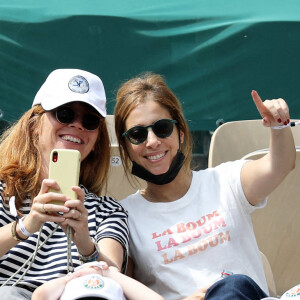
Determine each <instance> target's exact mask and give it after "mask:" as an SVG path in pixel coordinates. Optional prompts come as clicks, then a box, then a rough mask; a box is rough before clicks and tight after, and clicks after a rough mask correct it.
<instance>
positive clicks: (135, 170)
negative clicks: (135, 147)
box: [131, 150, 185, 185]
mask: <svg viewBox="0 0 300 300" xmlns="http://www.w3.org/2000/svg"><path fill="white" fill-rule="evenodd" d="M184 161H185V156H184V154H183V153H182V152H181V151H180V150H178V151H177V154H176V155H175V157H174V159H173V161H172V163H171V166H170V168H169V170H168V171H167V172H166V173H164V174H159V175H154V174H152V173H150V172H149V171H147V170H146V169H145V168H144V167H142V166H140V165H139V164H137V163H136V162H134V161H133V162H132V171H131V173H132V174H133V175H135V176H137V177H139V178H141V179H144V180H146V181H148V182H151V183H154V184H158V185H163V184H167V183H170V182H171V181H173V180H174V179H175V177H176V176H177V174H178V173H179V171H180V169H181V168H182V166H183V163H184Z"/></svg>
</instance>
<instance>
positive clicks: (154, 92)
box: [114, 72, 192, 176]
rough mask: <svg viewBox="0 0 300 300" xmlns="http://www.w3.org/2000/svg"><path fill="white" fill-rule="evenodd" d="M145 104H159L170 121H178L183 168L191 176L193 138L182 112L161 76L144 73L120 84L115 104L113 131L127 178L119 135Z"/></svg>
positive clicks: (128, 162) (127, 163) (124, 151)
mask: <svg viewBox="0 0 300 300" xmlns="http://www.w3.org/2000/svg"><path fill="white" fill-rule="evenodd" d="M148 100H153V101H155V102H157V103H159V104H160V105H161V106H162V107H164V108H165V109H166V110H167V111H168V112H169V113H170V115H171V118H172V119H173V120H177V123H176V126H177V128H178V130H180V131H182V132H183V133H184V142H183V144H182V145H181V151H182V153H183V154H184V155H185V157H186V160H185V163H184V168H185V170H186V171H187V172H190V170H191V167H190V165H191V157H192V138H191V134H190V131H189V128H188V125H187V123H186V121H185V118H184V115H183V112H182V108H181V104H180V102H179V100H178V99H177V97H176V96H175V94H174V93H173V92H172V91H171V90H170V88H169V87H168V86H167V85H166V83H165V81H164V79H163V77H162V76H161V75H158V74H153V73H150V72H146V73H143V74H141V75H140V76H137V77H135V78H132V79H130V80H129V81H127V82H125V83H123V85H121V87H120V88H119V90H118V93H117V103H116V106H115V110H114V115H115V130H116V136H117V139H118V143H119V151H120V156H121V159H122V162H123V165H124V169H125V172H126V174H127V176H128V174H129V173H130V170H131V165H132V164H131V160H130V157H129V154H128V151H127V147H126V141H125V139H124V138H123V137H122V134H123V133H124V132H125V131H126V127H125V122H126V120H127V118H128V116H129V115H130V113H131V111H132V110H133V109H134V108H135V107H136V106H137V105H139V104H140V103H144V102H146V101H148ZM145 113H147V112H145Z"/></svg>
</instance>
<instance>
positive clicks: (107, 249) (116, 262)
mask: <svg viewBox="0 0 300 300" xmlns="http://www.w3.org/2000/svg"><path fill="white" fill-rule="evenodd" d="M99 247H100V260H102V261H105V262H107V264H108V265H109V266H114V267H116V268H118V269H119V270H121V268H122V263H123V259H124V249H123V247H122V245H121V244H120V243H119V242H118V241H116V240H114V239H111V238H104V239H102V240H100V241H99Z"/></svg>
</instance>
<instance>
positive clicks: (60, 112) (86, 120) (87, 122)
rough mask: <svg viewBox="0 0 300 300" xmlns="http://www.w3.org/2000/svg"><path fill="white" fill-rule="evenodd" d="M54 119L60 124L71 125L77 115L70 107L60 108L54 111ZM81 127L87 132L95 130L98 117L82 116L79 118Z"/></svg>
mask: <svg viewBox="0 0 300 300" xmlns="http://www.w3.org/2000/svg"><path fill="white" fill-rule="evenodd" d="M54 112H55V117H56V119H57V121H58V122H60V123H62V124H71V123H72V122H74V120H75V119H76V116H77V115H80V114H77V113H76V112H75V111H74V110H73V109H72V108H71V107H68V106H61V107H58V108H57V109H56V110H55V111H54ZM81 124H82V126H83V127H84V128H85V129H86V130H88V131H94V130H96V129H97V128H98V127H99V125H100V117H99V116H97V115H96V114H84V115H82V117H81Z"/></svg>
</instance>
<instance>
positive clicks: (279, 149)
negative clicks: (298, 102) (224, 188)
mask: <svg viewBox="0 0 300 300" xmlns="http://www.w3.org/2000/svg"><path fill="white" fill-rule="evenodd" d="M252 97H253V100H254V102H255V104H256V106H257V109H258V111H259V113H260V114H261V116H262V118H263V125H264V126H267V127H273V126H278V125H282V124H284V123H285V122H288V121H289V119H290V115H289V110H288V106H287V104H286V102H285V101H284V100H283V99H276V100H266V101H264V102H262V100H261V99H260V97H259V95H258V94H257V93H256V92H255V91H253V92H252ZM270 130H271V137H270V152H269V153H268V154H267V155H265V156H264V157H262V158H261V159H258V160H253V161H251V162H248V163H246V164H245V165H244V167H243V169H242V172H241V181H242V186H243V189H244V193H245V195H246V197H247V199H248V201H249V203H251V204H252V205H256V204H258V203H259V202H260V201H262V200H263V199H264V198H265V197H267V196H268V195H269V194H270V193H271V192H272V191H273V190H274V189H275V188H276V187H277V186H278V185H279V184H280V183H281V182H282V180H283V179H284V178H285V177H286V175H287V174H288V173H289V172H290V171H291V170H292V169H293V168H294V167H295V159H296V151H295V144H294V139H293V135H292V132H291V129H290V128H285V129H280V130H276V129H270Z"/></svg>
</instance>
